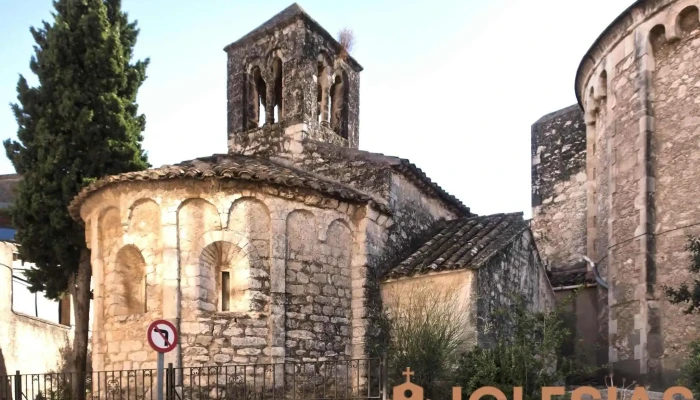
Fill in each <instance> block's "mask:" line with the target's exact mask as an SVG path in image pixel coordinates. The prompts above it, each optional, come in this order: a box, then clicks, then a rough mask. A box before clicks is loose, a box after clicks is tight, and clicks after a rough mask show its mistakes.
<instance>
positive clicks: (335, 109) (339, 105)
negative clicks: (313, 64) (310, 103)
mask: <svg viewBox="0 0 700 400" xmlns="http://www.w3.org/2000/svg"><path fill="white" fill-rule="evenodd" d="M343 78H344V76H342V75H341V74H337V75H336V76H335V82H333V86H331V128H332V129H333V131H334V132H335V133H337V134H338V135H340V136H341V137H343V138H345V139H347V137H348V135H347V127H346V125H347V124H346V121H347V115H346V113H347V101H346V100H347V99H346V97H347V96H346V92H347V90H346V88H347V85H346V83H345V80H344V79H343Z"/></svg>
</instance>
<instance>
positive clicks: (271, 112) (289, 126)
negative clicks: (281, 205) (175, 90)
mask: <svg viewBox="0 0 700 400" xmlns="http://www.w3.org/2000/svg"><path fill="white" fill-rule="evenodd" d="M224 50H225V51H226V53H227V56H228V88H227V97H228V151H229V153H231V154H245V155H255V156H272V155H280V156H291V158H294V155H295V154H300V153H302V152H303V151H304V144H305V143H308V142H309V141H311V142H313V141H320V142H325V143H330V144H333V145H336V146H340V147H349V148H357V147H358V142H359V99H360V96H359V89H360V71H362V67H361V66H360V64H358V63H357V61H355V59H353V58H352V57H351V56H350V55H349V54H347V52H346V51H345V50H344V49H343V47H342V46H341V44H340V43H339V42H338V41H337V40H336V39H334V38H333V36H332V35H331V34H329V33H328V32H327V31H326V30H325V29H323V28H322V27H321V25H319V24H318V23H317V22H316V21H314V20H313V19H312V18H311V17H310V16H309V15H308V14H307V13H306V12H305V11H304V10H303V9H302V8H301V7H299V5H297V4H296V3H294V4H292V5H291V6H289V7H287V8H286V9H284V10H283V11H282V12H280V13H279V14H277V15H275V16H274V17H272V18H271V19H270V20H268V21H267V22H265V23H263V24H262V25H260V26H259V27H258V28H256V29H255V30H253V31H252V32H250V33H248V34H247V35H245V36H243V37H242V38H240V39H239V40H237V41H236V42H234V43H231V44H230V45H228V46H226V47H225V48H224Z"/></svg>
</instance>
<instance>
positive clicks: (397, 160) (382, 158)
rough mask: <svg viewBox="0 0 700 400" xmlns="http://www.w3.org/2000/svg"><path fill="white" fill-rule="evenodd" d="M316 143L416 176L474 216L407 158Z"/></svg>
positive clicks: (429, 187)
mask: <svg viewBox="0 0 700 400" xmlns="http://www.w3.org/2000/svg"><path fill="white" fill-rule="evenodd" d="M315 145H316V146H317V147H318V148H324V149H332V150H334V151H341V152H343V153H345V154H350V155H357V156H360V157H363V158H364V160H366V161H369V162H374V163H385V164H386V165H387V166H389V167H391V168H392V169H394V170H396V171H398V172H400V173H402V174H404V175H406V176H408V177H409V178H411V177H412V178H414V180H415V181H416V182H415V183H418V184H419V186H421V185H422V186H425V187H426V188H428V189H430V190H433V191H435V193H436V194H437V196H438V197H440V198H441V199H443V200H444V201H445V202H447V203H448V204H450V205H451V206H452V207H454V208H457V209H458V210H459V211H460V212H462V213H463V214H464V215H465V216H474V214H473V213H472V212H471V209H470V208H469V207H467V206H466V205H464V203H462V201H461V200H459V199H458V198H457V197H455V196H454V195H452V194H450V193H448V192H447V191H446V190H445V189H444V188H443V187H442V186H440V185H439V184H438V183H437V182H435V181H433V180H432V179H430V177H429V176H428V175H427V174H426V173H425V172H424V171H423V170H422V169H421V168H420V167H418V166H417V165H416V164H414V163H413V162H411V161H410V160H409V159H407V158H401V157H397V156H390V155H386V154H383V153H375V152H371V151H367V150H360V149H351V148H346V147H337V146H333V145H331V144H328V143H322V142H316V143H315Z"/></svg>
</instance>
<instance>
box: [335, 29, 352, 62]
mask: <svg viewBox="0 0 700 400" xmlns="http://www.w3.org/2000/svg"><path fill="white" fill-rule="evenodd" d="M337 40H338V43H340V54H338V58H340V59H341V60H344V59H345V58H347V56H348V55H350V53H351V52H352V49H353V46H354V45H355V34H354V33H353V31H352V29H349V28H343V29H341V30H340V31H339V32H338V38H337Z"/></svg>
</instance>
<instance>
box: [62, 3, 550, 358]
mask: <svg viewBox="0 0 700 400" xmlns="http://www.w3.org/2000/svg"><path fill="white" fill-rule="evenodd" d="M225 51H226V53H227V55H228V135H227V139H228V152H227V153H226V154H217V155H213V156H209V157H203V158H198V159H194V160H190V161H185V162H182V163H179V164H176V165H167V166H163V167H161V168H155V169H151V170H147V171H141V172H134V173H125V174H120V175H116V176H110V177H105V178H103V179H101V180H98V181H96V182H95V183H93V184H91V185H90V186H88V187H86V188H85V189H84V190H83V191H82V192H81V193H80V194H79V195H78V196H76V198H75V199H74V200H73V202H72V203H71V206H70V211H71V213H72V215H73V217H74V218H75V219H76V220H77V221H79V222H81V223H82V224H84V226H85V232H86V240H87V245H88V247H89V248H90V249H91V257H92V260H91V261H92V268H93V287H94V315H93V321H94V328H93V342H92V346H93V347H92V349H93V368H94V369H95V370H118V369H132V368H148V367H152V366H154V365H155V353H154V352H153V351H150V350H148V349H147V346H148V344H147V343H146V335H145V334H144V330H145V328H146V327H147V325H148V324H149V323H150V322H151V321H152V320H154V319H156V318H166V319H169V320H172V321H173V322H174V323H175V324H176V326H177V327H178V329H179V331H180V332H181V336H180V341H179V343H178V347H177V348H176V350H175V351H173V352H171V353H168V354H167V355H166V362H173V363H174V364H175V365H176V366H193V365H222V364H229V363H260V362H281V361H286V360H319V359H323V358H331V359H333V358H362V357H366V356H368V355H372V343H373V341H374V340H375V339H376V338H377V335H378V333H379V332H378V327H377V325H376V324H374V321H375V319H376V318H377V317H378V315H379V312H380V311H381V307H382V285H384V287H387V285H389V286H390V285H397V284H405V283H407V282H412V281H414V282H415V281H417V280H420V279H426V282H427V285H430V284H431V282H432V283H433V286H430V287H432V288H433V289H434V290H441V288H440V285H439V282H438V281H439V279H438V277H441V276H442V277H446V276H449V274H453V275H452V276H455V277H458V278H459V279H460V280H461V282H464V285H463V286H464V288H463V290H464V292H463V293H464V294H465V296H464V299H465V303H466V304H465V305H466V306H467V309H468V311H469V312H470V313H471V314H470V315H475V316H482V317H488V314H489V312H490V310H491V309H492V308H493V307H495V306H499V305H507V304H508V301H509V298H510V296H511V294H512V292H519V293H522V294H523V295H525V297H526V298H527V301H528V304H529V305H530V306H531V307H532V308H534V309H545V308H546V307H548V306H549V305H550V304H552V302H553V293H552V290H551V287H550V285H549V281H548V280H547V277H546V273H545V270H544V268H543V265H542V263H541V262H540V259H539V255H538V253H537V249H536V247H535V246H534V243H533V241H532V233H531V231H530V229H529V226H528V224H527V222H526V221H524V220H523V218H522V215H521V214H499V215H494V216H477V215H475V214H473V213H472V212H470V210H469V208H468V207H466V206H465V205H464V204H462V203H461V202H460V201H459V200H458V199H456V198H455V197H453V196H451V195H449V194H448V193H446V192H445V191H444V190H443V189H442V188H441V187H440V186H438V185H437V184H436V183H434V182H432V181H431V180H430V179H429V178H428V177H427V176H426V175H425V174H424V173H423V172H422V171H421V170H420V169H419V168H417V167H416V166H415V165H413V164H411V163H410V162H409V161H407V160H404V159H400V158H396V157H390V156H385V155H382V154H374V153H369V152H366V151H361V150H359V148H358V147H359V90H360V72H361V71H362V67H361V66H360V64H359V63H358V62H357V61H356V60H355V59H354V58H353V57H352V56H350V55H348V54H347V53H345V52H344V51H343V49H342V48H341V46H340V44H339V43H338V42H337V41H336V40H335V39H334V38H333V37H332V36H331V35H330V34H329V33H328V32H327V31H325V30H324V29H323V28H322V27H321V26H320V25H319V24H318V23H317V22H315V21H314V20H313V19H311V18H310V17H309V16H308V15H307V14H306V13H305V12H304V11H303V10H302V9H301V8H300V7H299V6H298V5H296V4H293V5H292V6H290V7H288V8H287V9H285V10H283V11H282V12H281V13H279V14H278V15H276V16H274V17H273V18H272V19H270V20H269V21H267V22H265V23H264V24H263V25H261V26H260V27H259V28H257V29H255V30H254V31H252V32H251V33H249V34H247V35H245V36H244V37H242V38H241V39H239V40H238V41H236V42H234V43H232V44H230V45H228V46H226V48H225ZM433 278H435V279H433ZM436 282H437V284H436ZM474 324H476V322H474ZM468 328H469V329H471V331H473V332H475V335H474V337H475V338H476V339H477V340H486V339H487V338H480V337H478V332H479V326H478V325H474V326H471V327H468Z"/></svg>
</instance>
